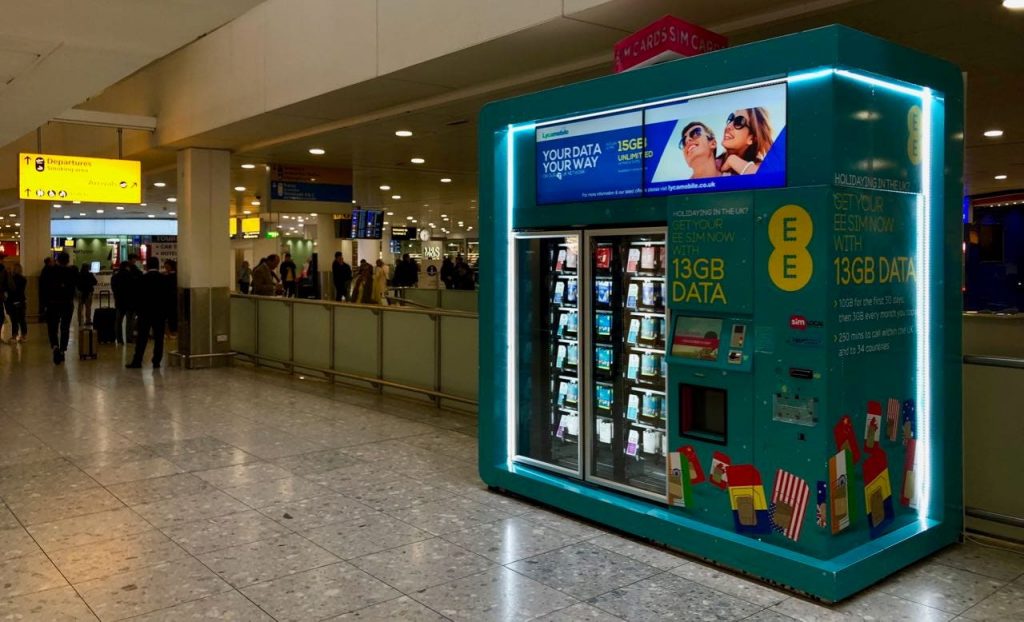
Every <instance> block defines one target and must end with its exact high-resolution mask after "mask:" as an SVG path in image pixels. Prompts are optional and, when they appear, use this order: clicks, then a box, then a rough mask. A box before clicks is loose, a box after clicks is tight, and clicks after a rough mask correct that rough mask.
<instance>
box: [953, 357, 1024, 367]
mask: <svg viewBox="0 0 1024 622" xmlns="http://www.w3.org/2000/svg"><path fill="white" fill-rule="evenodd" d="M964 365H981V366H983V367H1003V368H1006V369H1024V359H1021V358H1016V357H1012V356H987V355H980V354H965V355H964Z"/></svg>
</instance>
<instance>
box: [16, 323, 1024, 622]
mask: <svg viewBox="0 0 1024 622" xmlns="http://www.w3.org/2000/svg"><path fill="white" fill-rule="evenodd" d="M33 328H35V326H33ZM74 348H75V344H74V343H72V346H71V349H70V351H71V352H74V351H75V349H74ZM49 355H50V352H49V350H48V349H47V348H46V346H45V342H44V340H43V335H42V334H41V333H40V331H39V330H38V328H36V330H34V331H33V334H32V335H31V338H30V340H29V342H28V343H26V344H24V345H20V346H13V345H8V344H4V345H2V346H0V396H2V403H3V409H2V411H0V498H2V500H3V503H2V504H0V619H2V620H57V619H60V620H94V619H100V620H121V619H128V618H130V619H134V620H201V619H220V620H323V619H330V620H449V619H450V620H468V621H473V622H478V621H482V620H534V619H536V620H548V621H554V620H559V621H584V620H591V621H595V622H597V621H605V620H609V621H610V620H619V619H624V620H757V621H761V622H768V621H771V622H781V621H788V620H794V619H795V620H859V619H869V620H914V621H920V620H953V619H956V620H1011V619H1021V617H1020V616H1021V615H1022V611H1024V556H1020V555H1017V554H1014V553H1011V552H1007V551H1005V550H1001V549H997V548H993V547H990V546H987V545H985V543H980V542H976V541H968V542H967V543H965V544H962V545H955V546H953V547H951V548H949V549H947V550H945V551H943V552H942V553H940V554H938V555H936V556H933V557H931V558H929V559H927V560H925V561H923V562H921V563H919V564H917V565H915V566H912V567H911V568H909V569H907V570H906V571H904V572H902V573H900V574H899V575H897V576H896V577H895V578H894V579H892V580H888V581H886V582H884V584H883V585H881V586H879V587H877V588H873V589H869V590H867V591H866V592H864V593H862V594H860V595H859V596H857V597H855V598H852V599H850V600H848V601H846V602H844V603H842V604H841V605H838V606H834V607H826V606H822V605H820V604H816V603H813V602H811V601H808V600H804V599H801V598H798V597H795V596H792V595H790V594H788V593H786V592H783V591H779V590H776V589H773V588H771V587H768V586H766V585H763V584H760V583H757V582H754V581H750V580H746V579H744V578H742V577H739V576H736V575H732V574H729V573H727V572H724V571H721V570H718V569H716V568H714V567H712V566H710V565H705V564H704V563H701V562H700V561H697V560H694V559H690V558H687V557H685V556H683V555H680V554H677V553H675V552H670V551H667V550H665V549H661V548H657V547H653V546H650V545H648V544H645V543H643V542H640V541H637V540H633V539H630V538H628V537H626V536H625V535H623V534H619V533H612V532H609V531H605V530H603V529H602V528H600V527H598V526H595V525H592V524H587V523H583V522H580V521H578V520H574V519H573V518H571V517H569V516H565V515H561V514H557V513H555V512H553V511H550V510H548V509H545V508H543V507H540V506H537V505H533V504H531V503H529V502H526V501H524V500H521V499H516V498H512V497H509V496H506V495H503V494H500V493H497V492H492V491H489V490H488V489H487V488H486V487H485V486H484V485H483V484H482V483H481V482H480V480H479V478H478V477H477V474H476V467H475V459H476V449H477V443H476V438H475V433H476V429H475V423H474V420H473V419H472V418H470V417H467V416H466V415H461V414H454V413H447V412H445V411H441V410H437V409H435V408H433V407H432V406H429V405H423V404H418V403H415V402H411V401H405V400H401V399H396V398H388V397H381V396H379V395H377V394H375V393H371V392H368V391H362V390H354V389H347V388H341V387H340V386H338V385H330V384H327V383H325V382H320V381H310V380H302V379H300V378H299V377H293V376H287V375H284V374H280V373H277V372H274V371H269V370H265V369H257V368H253V367H250V366H245V365H235V366H234V367H228V368H221V369H215V370H201V371H196V370H193V371H188V370H182V369H180V368H175V367H170V368H168V367H165V368H163V369H160V370H152V369H149V368H148V367H147V368H146V369H143V370H142V371H141V372H140V371H138V370H127V369H125V368H124V356H125V353H124V350H123V349H122V348H116V349H115V348H114V347H113V346H104V347H103V348H102V349H101V353H100V358H99V360H97V361H84V362H80V361H78V360H77V357H69V360H68V361H67V363H66V364H65V365H62V366H56V367H55V366H54V365H53V364H52V362H51V361H50V356H49Z"/></svg>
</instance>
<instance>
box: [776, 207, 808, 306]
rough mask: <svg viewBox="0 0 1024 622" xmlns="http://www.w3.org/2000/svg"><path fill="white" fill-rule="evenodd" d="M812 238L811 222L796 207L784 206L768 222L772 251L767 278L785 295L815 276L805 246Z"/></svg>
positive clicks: (799, 287) (806, 214) (804, 212)
mask: <svg viewBox="0 0 1024 622" xmlns="http://www.w3.org/2000/svg"><path fill="white" fill-rule="evenodd" d="M813 235H814V222H813V221H812V220H811V215H810V214H808V213H807V210H805V209H804V208H802V207H800V206H799V205H783V206H782V207H780V208H779V209H777V210H775V213H774V214H772V218H771V220H769V221H768V240H769V241H770V242H771V243H772V246H773V247H774V250H773V251H772V254H771V255H770V256H769V257H768V275H769V276H770V277H771V279H772V283H775V286H776V287H778V288H779V289H781V290H783V291H786V292H795V291H797V290H800V289H802V288H803V287H804V285H807V283H808V282H809V281H810V280H811V275H812V274H814V259H813V258H812V257H811V253H810V252H808V250H807V245H808V244H810V242H811V237H812V236H813Z"/></svg>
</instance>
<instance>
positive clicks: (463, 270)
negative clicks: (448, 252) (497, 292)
mask: <svg viewBox="0 0 1024 622" xmlns="http://www.w3.org/2000/svg"><path fill="white" fill-rule="evenodd" d="M441 282H442V283H444V287H445V289H467V290H473V289H476V275H475V273H474V271H473V268H472V267H471V266H470V265H469V263H468V262H467V261H466V260H465V259H463V258H462V255H456V256H455V262H454V263H453V262H452V258H451V257H447V256H446V257H445V258H444V261H442V262H441Z"/></svg>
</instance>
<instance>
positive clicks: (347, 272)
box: [331, 251, 352, 302]
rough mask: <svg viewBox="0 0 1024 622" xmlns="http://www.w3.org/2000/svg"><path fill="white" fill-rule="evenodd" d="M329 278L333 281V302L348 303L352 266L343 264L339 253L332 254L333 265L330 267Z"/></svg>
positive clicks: (343, 260)
mask: <svg viewBox="0 0 1024 622" xmlns="http://www.w3.org/2000/svg"><path fill="white" fill-rule="evenodd" d="M331 277H332V280H333V281H334V301H335V302H338V301H339V300H341V299H343V298H344V299H345V300H346V301H350V300H351V297H350V296H349V293H348V292H349V288H350V287H351V285H352V266H350V265H348V264H347V263H345V258H344V257H343V256H342V255H341V251H337V252H336V253H334V264H333V265H331Z"/></svg>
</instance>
